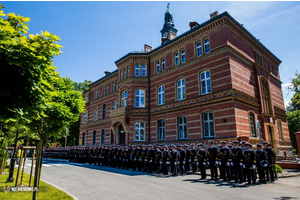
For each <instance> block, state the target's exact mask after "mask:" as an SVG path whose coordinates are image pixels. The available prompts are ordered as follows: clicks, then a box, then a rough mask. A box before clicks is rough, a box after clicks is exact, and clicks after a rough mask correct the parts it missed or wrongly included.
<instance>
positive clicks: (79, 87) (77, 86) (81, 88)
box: [74, 79, 93, 92]
mask: <svg viewBox="0 0 300 200" xmlns="http://www.w3.org/2000/svg"><path fill="white" fill-rule="evenodd" d="M92 83H93V82H92V81H90V80H86V79H85V80H84V82H83V83H81V82H79V83H77V82H74V89H75V90H77V91H79V92H84V91H86V90H88V89H89V85H90V84H92Z"/></svg>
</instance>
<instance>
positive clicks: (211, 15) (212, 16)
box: [210, 11, 219, 18]
mask: <svg viewBox="0 0 300 200" xmlns="http://www.w3.org/2000/svg"><path fill="white" fill-rule="evenodd" d="M218 15H219V12H218V11H215V12H213V13H211V14H210V18H214V17H216V16H218Z"/></svg>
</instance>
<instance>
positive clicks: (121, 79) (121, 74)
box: [120, 69, 123, 81]
mask: <svg viewBox="0 0 300 200" xmlns="http://www.w3.org/2000/svg"><path fill="white" fill-rule="evenodd" d="M120 81H123V70H122V69H121V70H120Z"/></svg>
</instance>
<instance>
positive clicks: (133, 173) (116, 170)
mask: <svg viewBox="0 0 300 200" xmlns="http://www.w3.org/2000/svg"><path fill="white" fill-rule="evenodd" d="M43 164H47V165H51V164H60V165H72V166H77V167H84V168H88V169H94V170H101V171H105V172H111V173H117V174H122V175H127V176H152V174H150V173H146V172H140V171H132V169H129V170H126V169H119V168H112V167H105V166H98V165H93V164H92V165H89V164H88V163H86V164H84V163H74V162H68V161H62V160H48V159H43Z"/></svg>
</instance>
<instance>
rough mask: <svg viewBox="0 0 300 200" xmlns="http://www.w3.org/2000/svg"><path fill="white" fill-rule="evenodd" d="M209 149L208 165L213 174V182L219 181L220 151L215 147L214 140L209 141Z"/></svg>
mask: <svg viewBox="0 0 300 200" xmlns="http://www.w3.org/2000/svg"><path fill="white" fill-rule="evenodd" d="M208 144H209V147H208V149H207V154H208V164H209V168H210V173H211V180H215V181H217V180H218V171H217V165H218V163H219V162H218V160H219V158H218V157H219V150H218V148H216V147H215V146H213V144H214V142H213V141H212V140H210V141H208Z"/></svg>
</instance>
